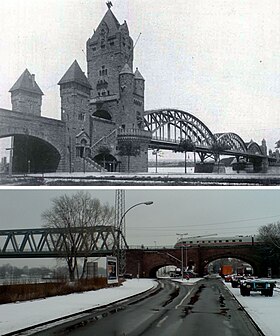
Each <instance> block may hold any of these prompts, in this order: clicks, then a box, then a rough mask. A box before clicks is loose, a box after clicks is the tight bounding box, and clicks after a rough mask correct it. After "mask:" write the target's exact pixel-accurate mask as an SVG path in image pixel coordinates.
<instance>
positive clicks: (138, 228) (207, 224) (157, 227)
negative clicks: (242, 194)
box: [130, 215, 280, 230]
mask: <svg viewBox="0 0 280 336" xmlns="http://www.w3.org/2000/svg"><path fill="white" fill-rule="evenodd" d="M276 217H280V215H274V216H268V217H257V218H248V219H239V220H234V221H227V222H215V223H205V224H188V225H186V224H185V225H172V228H171V227H170V225H168V226H141V227H137V228H133V227H131V228H130V230H142V229H158V230H162V229H164V228H167V229H173V228H179V227H184V228H185V227H188V228H189V227H197V226H211V225H223V224H232V223H242V222H249V221H255V220H262V219H269V218H276Z"/></svg>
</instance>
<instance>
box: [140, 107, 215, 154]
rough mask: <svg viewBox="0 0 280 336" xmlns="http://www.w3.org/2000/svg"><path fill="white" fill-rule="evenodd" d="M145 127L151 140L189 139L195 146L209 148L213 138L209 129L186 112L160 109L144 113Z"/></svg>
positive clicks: (171, 140) (176, 140) (173, 140)
mask: <svg viewBox="0 0 280 336" xmlns="http://www.w3.org/2000/svg"><path fill="white" fill-rule="evenodd" d="M145 126H146V128H147V130H149V131H150V132H151V133H152V136H153V139H155V140H163V141H164V140H165V141H169V142H179V141H180V140H181V139H187V138H188V139H191V140H192V141H193V143H194V144H195V145H196V146H206V147H210V146H211V145H212V144H213V143H214V142H215V138H214V135H213V134H212V132H211V131H210V130H209V128H208V127H207V126H206V125H205V124H203V122H201V121H200V120H199V119H198V118H196V117H195V116H193V115H192V114H190V113H188V112H184V111H181V110H177V109H160V110H151V111H146V112H145Z"/></svg>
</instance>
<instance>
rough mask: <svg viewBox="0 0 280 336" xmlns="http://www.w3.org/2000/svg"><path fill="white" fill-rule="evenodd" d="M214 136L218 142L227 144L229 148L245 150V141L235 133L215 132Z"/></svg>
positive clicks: (239, 150) (244, 151)
mask: <svg viewBox="0 0 280 336" xmlns="http://www.w3.org/2000/svg"><path fill="white" fill-rule="evenodd" d="M214 136H215V139H216V141H217V143H218V144H221V145H225V146H227V147H228V149H229V150H233V151H238V152H240V153H242V152H243V153H246V152H247V146H246V144H245V142H244V141H243V140H242V138H241V137H240V136H239V135H238V134H236V133H215V134H214Z"/></svg>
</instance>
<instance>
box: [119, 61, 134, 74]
mask: <svg viewBox="0 0 280 336" xmlns="http://www.w3.org/2000/svg"><path fill="white" fill-rule="evenodd" d="M124 74H131V75H133V72H132V70H131V68H130V66H129V65H128V64H127V63H125V65H124V67H123V68H122V71H121V72H120V75H124Z"/></svg>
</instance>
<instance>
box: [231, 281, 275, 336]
mask: <svg viewBox="0 0 280 336" xmlns="http://www.w3.org/2000/svg"><path fill="white" fill-rule="evenodd" d="M278 282H279V280H278ZM225 284H226V286H227V287H228V289H229V290H230V291H231V292H232V294H233V295H234V296H235V297H236V299H237V300H238V301H239V302H240V304H241V305H242V306H243V307H244V309H245V310H246V312H247V313H248V314H249V315H250V316H251V318H252V319H253V320H254V322H255V323H256V324H257V325H258V327H259V328H260V329H261V330H262V332H263V333H264V334H265V335H266V336H279V334H280V319H279V311H280V292H279V291H274V295H273V296H272V297H266V296H263V295H260V293H259V292H251V295H250V296H242V295H241V294H240V289H239V288H232V287H231V284H230V283H225Z"/></svg>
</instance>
